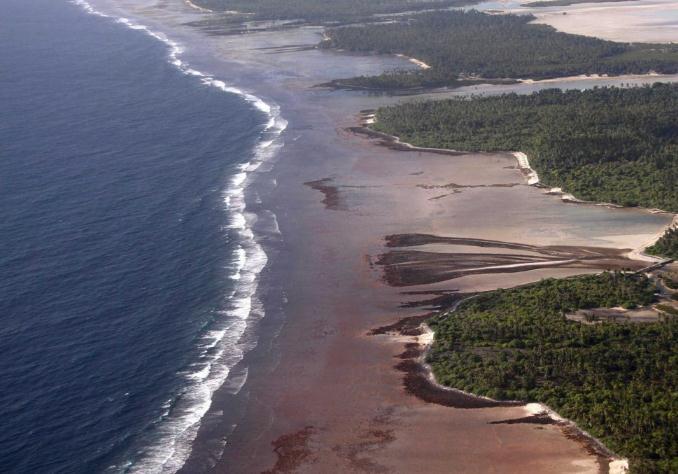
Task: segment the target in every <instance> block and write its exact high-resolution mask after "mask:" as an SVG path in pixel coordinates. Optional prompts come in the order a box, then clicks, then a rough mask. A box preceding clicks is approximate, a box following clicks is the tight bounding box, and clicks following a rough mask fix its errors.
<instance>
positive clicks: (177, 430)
mask: <svg viewBox="0 0 678 474" xmlns="http://www.w3.org/2000/svg"><path fill="white" fill-rule="evenodd" d="M72 3H74V4H75V5H78V6H79V7H81V8H82V9H83V10H85V12H87V13H88V14H91V15H95V16H99V17H102V18H108V19H110V20H112V21H114V22H115V23H119V24H122V25H125V26H126V27H128V28H130V29H132V30H140V31H143V32H144V33H146V34H147V35H149V36H151V37H153V38H155V39H157V40H159V41H161V42H163V43H164V44H165V45H167V47H168V61H169V62H170V64H172V65H173V66H174V67H176V68H177V69H178V70H179V71H180V72H182V73H183V74H185V75H187V76H193V77H196V78H199V80H200V81H201V83H202V84H204V85H206V86H211V87H216V88H217V89H219V90H221V91H223V92H226V93H231V94H235V95H237V96H240V97H241V98H243V99H244V100H245V101H247V102H248V103H250V104H251V105H252V106H253V107H255V108H256V109H257V110H259V111H260V112H263V113H264V114H266V115H267V116H268V122H267V123H266V125H265V127H264V129H263V131H262V132H261V133H262V136H261V138H260V140H259V143H258V144H257V146H256V147H255V149H254V150H253V155H252V158H251V159H250V160H249V161H247V162H245V163H242V164H240V165H239V167H240V169H239V172H238V173H236V174H235V175H233V176H232V177H231V179H230V181H229V183H228V184H227V186H226V188H225V190H224V191H223V203H224V208H225V210H226V211H227V212H228V215H229V222H228V224H227V225H226V226H225V229H224V230H225V231H228V232H234V233H236V234H237V235H238V238H239V239H238V245H237V246H236V248H235V249H234V251H233V254H232V258H231V260H232V261H233V262H234V263H233V265H232V268H230V270H231V273H230V275H229V278H230V279H231V280H233V281H235V282H236V283H235V285H236V286H235V288H234V289H233V291H232V292H230V294H229V295H226V301H227V307H226V308H225V309H223V310H220V311H219V314H220V315H222V316H223V318H220V319H219V320H218V321H216V322H215V323H214V325H215V326H217V327H213V328H210V330H208V331H207V332H206V334H204V335H203V336H202V337H201V339H200V341H199V344H198V348H199V350H200V354H199V357H198V360H197V361H196V362H194V363H193V364H191V365H190V366H189V367H187V368H186V369H185V370H183V371H182V372H180V373H179V374H177V375H179V376H180V377H182V378H183V379H184V380H185V383H186V386H185V387H184V390H183V391H182V392H181V393H179V394H174V395H173V398H171V399H169V400H167V401H166V402H165V404H164V405H163V408H164V413H163V416H162V417H161V419H160V420H159V421H158V422H157V423H156V424H154V425H153V427H152V430H153V431H152V432H151V433H152V434H155V435H157V437H156V439H154V440H153V441H151V443H150V444H144V445H143V447H142V448H141V449H138V450H136V451H134V452H131V453H128V454H129V455H130V456H131V457H132V458H131V459H128V460H126V461H124V462H123V463H122V464H121V465H115V466H110V467H109V469H107V471H110V472H140V473H144V474H146V473H174V472H176V471H178V470H179V469H181V467H182V466H183V465H184V463H185V462H186V460H187V459H188V457H189V455H190V453H191V448H192V443H193V441H194V440H195V438H196V436H197V433H198V429H199V427H200V422H201V420H202V418H203V417H204V416H205V415H206V414H207V412H208V410H209V408H210V407H211V404H212V396H213V395H214V393H215V392H216V390H217V389H219V388H220V387H222V386H223V384H224V382H225V381H226V380H227V378H228V376H229V374H230V372H231V369H232V368H233V367H234V366H235V365H236V364H237V363H238V362H240V361H241V360H242V359H243V357H244V354H245V352H247V351H248V350H251V349H252V348H253V347H254V345H255V342H254V343H252V344H251V345H247V344H246V343H245V342H243V341H242V337H243V336H244V334H245V332H246V330H247V328H248V327H249V326H250V324H248V321H251V320H252V318H254V317H263V316H264V314H263V310H262V309H261V303H260V302H259V301H258V300H257V298H256V293H257V290H258V276H259V274H260V273H261V271H262V270H263V268H264V267H265V266H266V264H267V263H268V256H267V255H266V252H265V251H264V249H263V247H262V246H261V245H260V244H259V243H258V242H257V239H256V237H255V235H254V232H253V230H252V225H251V222H252V221H253V220H255V217H254V216H250V215H248V213H247V212H246V207H247V206H246V203H245V189H246V187H247V185H248V184H249V182H250V174H251V173H253V172H255V171H256V170H257V169H258V168H259V167H260V166H261V164H262V163H264V162H265V161H268V160H270V159H272V158H273V157H274V156H275V155H276V153H277V151H278V150H279V149H280V148H281V147H282V146H283V144H282V142H281V141H280V136H281V135H282V132H283V131H284V130H285V129H286V127H287V121H286V120H285V119H284V118H282V117H281V115H280V107H278V106H277V105H274V104H273V105H272V104H269V103H267V102H265V101H264V100H262V99H261V98H259V97H257V96H256V95H254V94H251V93H249V92H246V91H244V90H241V89H238V88H236V87H233V86H229V85H227V84H226V83H225V82H224V81H221V80H219V79H217V78H216V77H214V76H213V75H210V74H207V73H204V72H201V71H198V70H196V69H193V68H191V67H190V66H189V65H188V64H187V63H186V62H184V61H183V60H182V59H181V58H180V56H181V55H182V54H183V53H184V48H183V46H182V45H181V44H179V43H178V42H176V41H174V40H172V39H170V38H169V37H167V35H165V34H164V33H162V32H157V31H153V30H151V29H150V28H148V27H147V26H145V25H142V24H139V23H135V22H133V21H131V20H130V19H128V18H125V17H115V16H111V15H108V14H105V13H103V12H100V11H98V10H96V9H95V8H94V7H92V5H90V4H89V3H88V2H87V1H85V0H72ZM245 379H246V373H245V378H244V379H243V380H242V381H241V382H240V384H239V386H240V387H242V385H243V384H244V382H245ZM145 434H147V432H146V431H144V432H141V433H139V435H142V436H143V435H145Z"/></svg>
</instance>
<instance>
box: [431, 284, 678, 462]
mask: <svg viewBox="0 0 678 474" xmlns="http://www.w3.org/2000/svg"><path fill="white" fill-rule="evenodd" d="M653 291H654V286H653V285H651V284H650V282H649V281H648V280H647V279H646V278H645V277H644V276H636V275H631V274H620V273H603V274H601V275H589V276H583V277H576V278H569V279H562V280H555V279H548V280H543V281H541V282H539V283H536V284H533V285H530V286H526V287H522V288H514V289H510V290H498V291H495V292H490V293H485V294H481V295H479V296H478V297H475V298H471V299H468V300H466V301H465V302H464V303H462V305H460V307H458V308H457V310H456V311H454V312H452V313H447V314H442V315H441V316H438V317H436V318H434V319H433V320H432V321H430V325H431V327H432V328H433V329H434V330H435V342H434V344H433V347H432V349H431V351H430V353H429V355H428V359H427V360H428V362H429V363H430V364H431V366H432V368H433V371H434V373H435V376H436V378H437V380H438V381H439V382H440V383H442V384H444V385H447V386H450V387H455V388H459V389H462V390H466V391H469V392H473V393H475V394H479V395H485V396H489V397H492V398H496V399H507V400H524V401H538V402H543V403H546V404H547V405H548V406H550V407H551V408H553V409H554V410H556V411H557V412H558V413H559V414H561V415H562V416H564V417H566V418H569V419H571V420H573V421H575V422H576V423H577V424H578V425H579V426H580V427H581V428H582V429H584V430H586V431H588V432H589V433H591V434H592V435H594V436H595V437H597V438H599V439H601V440H602V441H603V442H604V443H605V444H606V445H607V446H609V447H610V448H611V449H613V450H614V451H615V452H617V453H618V454H620V455H623V456H626V457H628V458H629V459H630V461H631V468H632V472H643V473H648V472H665V473H669V472H678V405H677V403H678V394H677V393H676V391H675V387H676V383H678V380H677V378H678V353H677V352H676V347H677V344H678V319H677V318H676V317H674V316H671V315H670V314H667V315H666V316H665V317H664V319H663V320H661V321H659V322H655V323H643V324H639V323H611V322H600V323H596V324H582V323H579V322H574V321H569V320H567V319H566V317H565V315H566V314H567V313H568V312H571V311H575V310H577V309H585V308H594V307H614V306H618V305H622V306H626V307H632V306H635V305H646V304H649V303H650V302H651V301H652V299H653Z"/></svg>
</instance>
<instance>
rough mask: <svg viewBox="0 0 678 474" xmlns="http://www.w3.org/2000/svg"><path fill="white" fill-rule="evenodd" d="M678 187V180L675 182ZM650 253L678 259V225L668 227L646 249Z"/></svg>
mask: <svg viewBox="0 0 678 474" xmlns="http://www.w3.org/2000/svg"><path fill="white" fill-rule="evenodd" d="M675 183H676V184H675V186H676V187H678V181H676V182H675ZM645 251H646V252H647V253H649V254H650V255H658V256H660V257H667V258H675V259H678V227H673V228H672V229H668V230H667V231H666V233H665V234H664V235H663V236H662V237H661V238H660V239H659V240H658V241H657V242H655V244H654V245H652V246H650V247H648V248H647V249H645Z"/></svg>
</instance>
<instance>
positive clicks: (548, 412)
mask: <svg viewBox="0 0 678 474" xmlns="http://www.w3.org/2000/svg"><path fill="white" fill-rule="evenodd" d="M471 298H473V296H471V297H469V298H465V299H462V300H459V301H458V302H456V303H455V304H454V305H453V306H452V307H451V308H450V309H449V310H447V311H446V312H447V313H449V314H451V313H453V312H454V311H455V310H456V309H457V308H458V307H459V305H461V304H462V303H463V302H465V301H467V300H469V299H471ZM420 329H421V335H419V336H412V335H407V336H405V335H403V334H401V335H400V337H403V336H405V337H408V336H409V338H410V339H413V340H414V343H416V344H417V345H418V346H419V347H420V355H419V356H418V358H417V359H416V360H417V362H418V364H419V365H420V366H421V367H422V368H423V370H424V372H425V374H426V379H427V380H428V382H429V383H430V384H431V386H432V387H434V389H436V390H442V391H449V392H458V393H462V394H464V395H465V396H468V397H472V398H475V399H477V400H479V401H482V402H486V403H490V404H493V403H496V404H502V403H509V404H514V403H515V404H519V405H518V406H520V407H521V408H523V409H524V410H525V418H518V419H515V420H506V421H503V422H504V423H533V424H552V425H556V426H558V427H559V428H560V429H561V430H562V432H563V434H565V435H566V436H567V437H568V438H571V439H573V440H575V441H576V442H578V443H581V444H582V445H583V446H585V448H586V449H587V450H588V451H589V452H591V453H592V454H593V455H594V456H595V457H596V458H597V461H598V463H599V464H601V468H603V465H602V464H603V462H606V463H607V472H608V473H610V474H624V473H625V472H628V459H626V458H622V457H620V456H618V455H617V454H615V453H614V452H613V451H611V450H610V449H609V448H608V447H607V446H605V444H604V443H603V442H601V441H600V440H599V439H597V438H596V437H594V436H592V435H591V434H589V433H588V432H586V431H585V430H583V429H581V428H580V427H579V426H577V424H576V423H575V422H574V421H572V420H569V419H567V418H563V417H562V416H560V415H559V414H558V413H557V412H556V411H554V410H552V409H551V408H550V407H548V406H547V405H545V404H544V403H541V402H524V401H521V400H495V399H492V398H489V397H483V396H480V395H475V394H473V393H469V392H465V391H463V390H459V389H455V388H452V387H447V386H445V385H442V384H440V383H439V382H438V381H437V380H436V378H435V375H434V373H433V369H432V367H431V366H430V365H429V364H428V363H427V362H426V357H427V355H428V353H429V352H430V350H431V348H432V346H433V342H434V339H435V332H434V331H433V330H432V329H431V328H430V327H429V326H428V325H427V324H426V322H422V323H421V325H420ZM603 469H604V468H603Z"/></svg>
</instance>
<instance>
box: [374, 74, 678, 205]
mask: <svg viewBox="0 0 678 474" xmlns="http://www.w3.org/2000/svg"><path fill="white" fill-rule="evenodd" d="M676 110H678V85H675V84H674V85H665V84H655V85H653V86H646V87H635V88H629V89H620V88H596V89H591V90H586V91H578V90H572V91H565V92H563V91H560V90H557V89H551V90H545V91H541V92H538V93H535V94H532V95H517V94H507V95H502V96H492V97H475V98H472V99H470V100H469V99H448V100H442V101H430V102H414V103H408V104H402V105H397V106H392V107H385V108H381V109H379V110H378V111H377V122H376V124H374V125H373V127H374V128H375V129H376V130H379V131H381V132H385V133H388V134H391V135H396V136H398V137H400V138H401V139H402V140H403V141H406V142H409V143H412V144H414V145H417V146H423V147H437V148H450V149H454V150H465V151H502V150H504V151H523V152H525V153H527V154H528V156H529V158H530V164H531V166H532V167H533V168H535V169H536V170H537V172H538V173H539V176H540V179H541V181H542V182H543V183H544V184H546V185H548V186H553V187H562V188H563V189H564V190H565V191H567V192H570V193H573V194H574V195H575V196H577V197H578V198H580V199H585V200H590V201H600V202H610V203H616V204H620V205H624V206H643V207H648V208H660V209H663V210H666V211H671V212H678V186H677V185H676V183H678V113H676Z"/></svg>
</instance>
